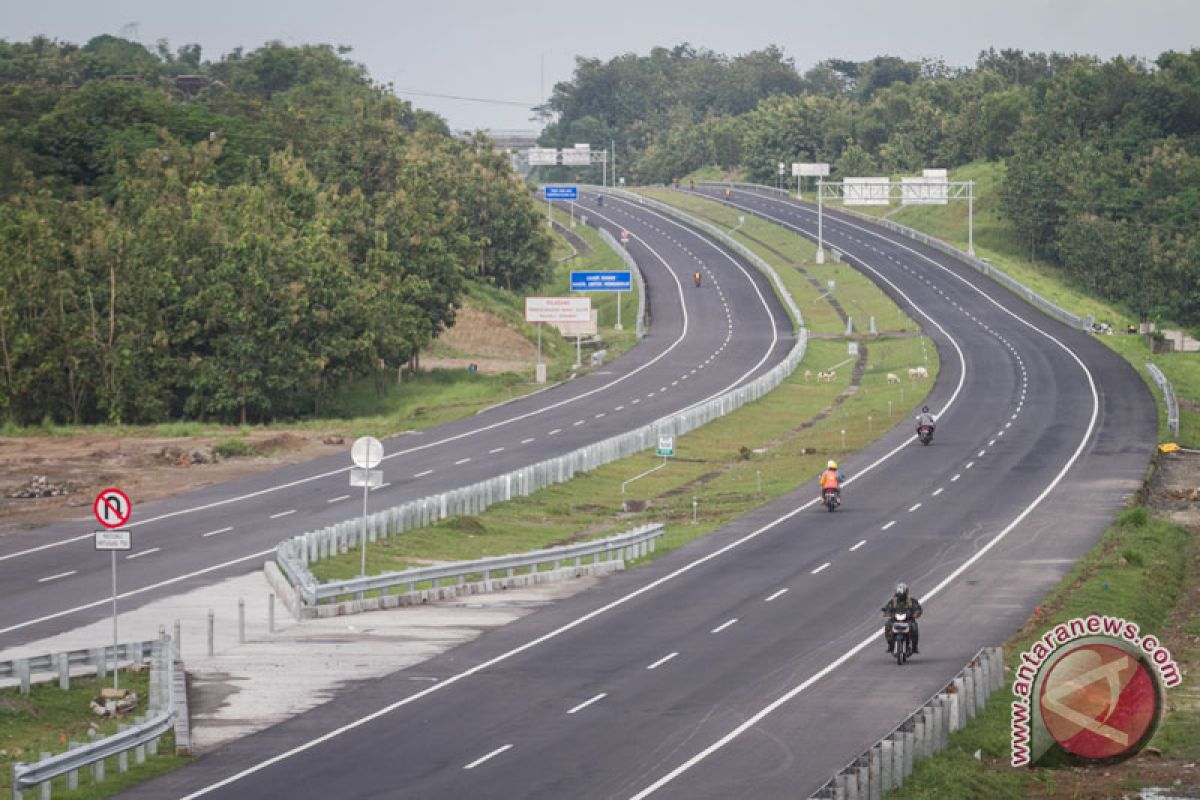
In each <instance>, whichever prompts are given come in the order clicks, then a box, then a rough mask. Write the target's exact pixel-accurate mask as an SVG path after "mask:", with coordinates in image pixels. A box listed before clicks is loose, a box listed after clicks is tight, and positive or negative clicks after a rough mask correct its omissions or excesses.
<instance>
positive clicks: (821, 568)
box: [812, 561, 830, 575]
mask: <svg viewBox="0 0 1200 800" xmlns="http://www.w3.org/2000/svg"><path fill="white" fill-rule="evenodd" d="M829 563H830V562H828V561H826V562H825V563H824V564H822V565H821V566H819V567H817V568H816V569H814V570H813V571H812V574H813V575H816V574H817V573H819V572H824V571H825V570H826V569H828V568H829Z"/></svg>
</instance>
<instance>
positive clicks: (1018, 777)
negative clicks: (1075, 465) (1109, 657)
mask: <svg viewBox="0 0 1200 800" xmlns="http://www.w3.org/2000/svg"><path fill="white" fill-rule="evenodd" d="M1189 552H1190V557H1181V554H1188V553H1189ZM1198 556H1200V548H1198V547H1197V540H1196V537H1194V536H1192V535H1191V534H1189V532H1188V531H1187V530H1186V529H1184V528H1181V527H1179V526H1177V525H1173V524H1170V523H1168V522H1164V521H1162V520H1156V519H1154V518H1152V517H1151V515H1150V514H1149V513H1148V512H1147V510H1146V509H1145V508H1144V507H1137V508H1131V509H1129V510H1127V511H1125V512H1123V513H1122V514H1121V515H1120V516H1119V517H1118V519H1117V522H1116V524H1114V525H1113V526H1112V528H1110V529H1109V530H1108V532H1107V533H1106V534H1105V535H1104V538H1103V539H1101V541H1100V542H1099V543H1098V544H1097V545H1096V546H1095V547H1094V548H1093V549H1092V550H1091V552H1089V553H1088V554H1087V555H1086V556H1085V557H1084V558H1083V559H1082V560H1081V561H1080V562H1079V563H1078V564H1076V566H1075V568H1074V569H1073V570H1072V571H1071V573H1070V574H1068V575H1067V576H1066V577H1064V578H1063V579H1062V581H1061V582H1060V583H1059V585H1058V587H1057V588H1056V589H1055V590H1054V591H1053V592H1052V593H1051V594H1050V596H1049V597H1047V598H1046V600H1045V601H1044V602H1043V603H1042V605H1041V609H1042V612H1043V613H1042V615H1041V617H1040V619H1038V620H1037V621H1036V622H1031V623H1030V624H1028V625H1026V627H1025V628H1024V629H1022V630H1021V631H1020V632H1018V633H1017V634H1015V635H1014V636H1013V637H1012V638H1011V639H1010V640H1009V641H1008V642H1007V644H1006V652H1007V653H1008V659H1007V660H1008V667H1009V674H1010V676H1011V674H1012V670H1013V669H1014V668H1015V665H1016V663H1017V661H1018V659H1019V657H1020V653H1021V652H1023V651H1025V650H1026V649H1028V648H1029V647H1030V646H1031V645H1032V643H1033V642H1034V641H1035V640H1036V639H1037V638H1038V637H1040V636H1041V635H1043V634H1044V633H1045V632H1046V631H1048V630H1051V629H1052V628H1053V627H1054V626H1055V625H1056V624H1058V623H1059V622H1064V621H1066V620H1070V619H1073V618H1075V617H1085V616H1087V615H1088V614H1092V613H1103V614H1109V615H1112V616H1118V617H1123V618H1125V619H1129V620H1133V621H1136V622H1137V623H1138V624H1139V626H1140V627H1141V629H1142V630H1143V631H1145V632H1152V633H1155V634H1158V635H1160V636H1161V637H1162V638H1163V639H1164V641H1166V642H1167V643H1168V644H1171V643H1174V642H1180V641H1185V640H1186V638H1187V637H1189V636H1190V637H1191V642H1192V646H1191V649H1190V651H1189V650H1187V649H1184V650H1179V649H1176V650H1174V651H1173V653H1172V655H1174V656H1175V658H1176V660H1177V662H1178V663H1180V666H1181V669H1184V670H1186V669H1187V667H1186V666H1185V665H1186V664H1187V663H1190V664H1192V665H1193V666H1194V665H1196V664H1197V663H1198V662H1200V647H1197V646H1196V644H1195V643H1196V642H1197V639H1198V638H1200V615H1197V613H1196V610H1195V609H1192V612H1193V613H1192V617H1191V619H1190V620H1188V619H1186V618H1184V619H1180V618H1179V617H1178V614H1177V613H1176V612H1177V604H1178V603H1180V601H1182V600H1184V599H1185V598H1186V597H1187V593H1188V591H1189V587H1190V588H1191V590H1192V591H1193V592H1194V587H1195V584H1196V583H1197V582H1200V572H1198V570H1197V569H1196V564H1197V557H1198ZM1172 634H1173V635H1172ZM1196 680H1197V678H1196V676H1195V675H1194V674H1192V675H1191V676H1189V677H1187V678H1186V679H1185V683H1184V686H1183V687H1180V688H1179V689H1174V690H1170V693H1169V694H1168V705H1169V706H1170V704H1171V702H1172V699H1173V698H1174V697H1176V696H1177V695H1176V694H1175V693H1176V692H1187V691H1189V690H1188V689H1187V688H1186V687H1187V686H1188V685H1189V684H1190V685H1191V689H1190V692H1191V693H1192V694H1194V693H1195V691H1196V686H1195V684H1196ZM1012 700H1013V696H1012V695H1011V694H1010V693H1009V691H1008V687H1007V686H1006V688H1005V689H1003V690H1001V691H1000V692H997V693H996V695H995V696H994V697H993V698H992V699H991V700H990V701H989V703H988V706H987V708H986V709H985V710H984V712H983V713H982V714H980V715H979V716H978V717H977V718H976V719H974V720H972V721H971V722H970V723H969V724H968V725H967V726H966V727H965V728H964V729H962V730H961V731H958V732H956V733H954V734H951V736H950V747H949V749H947V750H946V751H944V752H942V753H939V754H938V755H936V756H934V757H933V758H930V759H926V760H924V761H920V762H918V763H917V764H916V765H915V767H914V769H913V775H912V778H911V779H910V780H909V781H908V782H906V783H905V784H904V786H903V787H901V788H900V789H899V790H897V791H895V792H892V793H889V795H888V797H895V798H914V799H915V798H941V797H990V798H997V799H998V798H1020V797H1026V796H1028V795H1029V794H1030V793H1031V792H1033V793H1035V794H1036V795H1037V796H1047V795H1049V796H1053V797H1084V796H1086V797H1091V796H1095V795H1094V794H1093V792H1095V791H1096V786H1095V785H1094V784H1093V783H1092V782H1093V781H1094V780H1095V779H1096V778H1098V777H1099V778H1102V777H1104V776H1103V773H1104V772H1110V773H1113V772H1115V771H1116V770H1117V768H1116V767H1104V768H1097V769H1094V770H1084V771H1080V770H1077V769H1072V768H1069V767H1062V768H1039V769H1032V770H1031V769H1013V768H1012V767H1011V766H1010V758H1011V753H1010V746H1009V736H1010V726H1011V720H1010V713H1011V712H1010V707H1011V702H1012ZM1150 746H1151V747H1155V748H1157V749H1158V750H1160V751H1161V753H1162V756H1163V757H1164V758H1169V759H1179V760H1181V761H1189V762H1195V761H1196V760H1197V759H1200V711H1198V710H1197V709H1196V708H1194V707H1193V708H1190V709H1182V708H1181V709H1178V710H1176V711H1174V712H1173V713H1171V714H1170V715H1169V716H1168V717H1167V718H1166V720H1165V722H1164V724H1163V725H1162V727H1161V728H1159V731H1158V734H1157V735H1156V736H1155V738H1154V739H1153V740H1152V742H1151V744H1150ZM976 751H979V753H980V757H979V758H978V759H977V758H976V757H975V755H974V754H975V753H976ZM1139 761H1140V759H1139V760H1135V761H1133V762H1131V763H1129V764H1127V765H1125V766H1123V767H1122V768H1121V775H1120V777H1119V782H1120V786H1119V787H1117V786H1112V787H1108V788H1109V789H1111V790H1112V791H1113V792H1115V796H1120V795H1121V793H1122V791H1121V790H1128V789H1132V788H1135V787H1137V786H1141V785H1144V784H1145V783H1146V781H1147V780H1149V781H1150V782H1154V780H1155V778H1153V777H1151V778H1141V777H1139V774H1138V773H1139ZM1097 772H1099V773H1101V774H1100V775H1097V774H1096V773H1097ZM1102 794H1104V795H1108V789H1105V790H1104V791H1103V792H1102Z"/></svg>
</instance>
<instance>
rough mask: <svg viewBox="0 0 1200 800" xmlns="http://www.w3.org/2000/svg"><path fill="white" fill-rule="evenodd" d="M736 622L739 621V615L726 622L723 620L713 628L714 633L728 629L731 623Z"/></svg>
mask: <svg viewBox="0 0 1200 800" xmlns="http://www.w3.org/2000/svg"><path fill="white" fill-rule="evenodd" d="M736 622H737V617H734V618H733V619H730V620H726V621H725V622H722V623H721V624H720V625H718V626H717V627H715V628H713V629H712V632H713V633H720V632H721V631H723V630H725V629H726V628H728V627H729V626H730V625H733V624H734V623H736Z"/></svg>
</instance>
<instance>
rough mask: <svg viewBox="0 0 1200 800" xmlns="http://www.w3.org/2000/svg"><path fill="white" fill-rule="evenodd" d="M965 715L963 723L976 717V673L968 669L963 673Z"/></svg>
mask: <svg viewBox="0 0 1200 800" xmlns="http://www.w3.org/2000/svg"><path fill="white" fill-rule="evenodd" d="M962 705H963V710H964V711H965V712H966V713H965V715H964V720H963V723H964V724H966V722H967V721H968V720H971V719H974V718H975V673H974V672H973V671H972V670H970V669H968V670H967V671H966V672H964V673H963V695H962Z"/></svg>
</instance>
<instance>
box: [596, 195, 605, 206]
mask: <svg viewBox="0 0 1200 800" xmlns="http://www.w3.org/2000/svg"><path fill="white" fill-rule="evenodd" d="M596 205H598V206H602V205H604V195H602V194H598V195H596Z"/></svg>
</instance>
